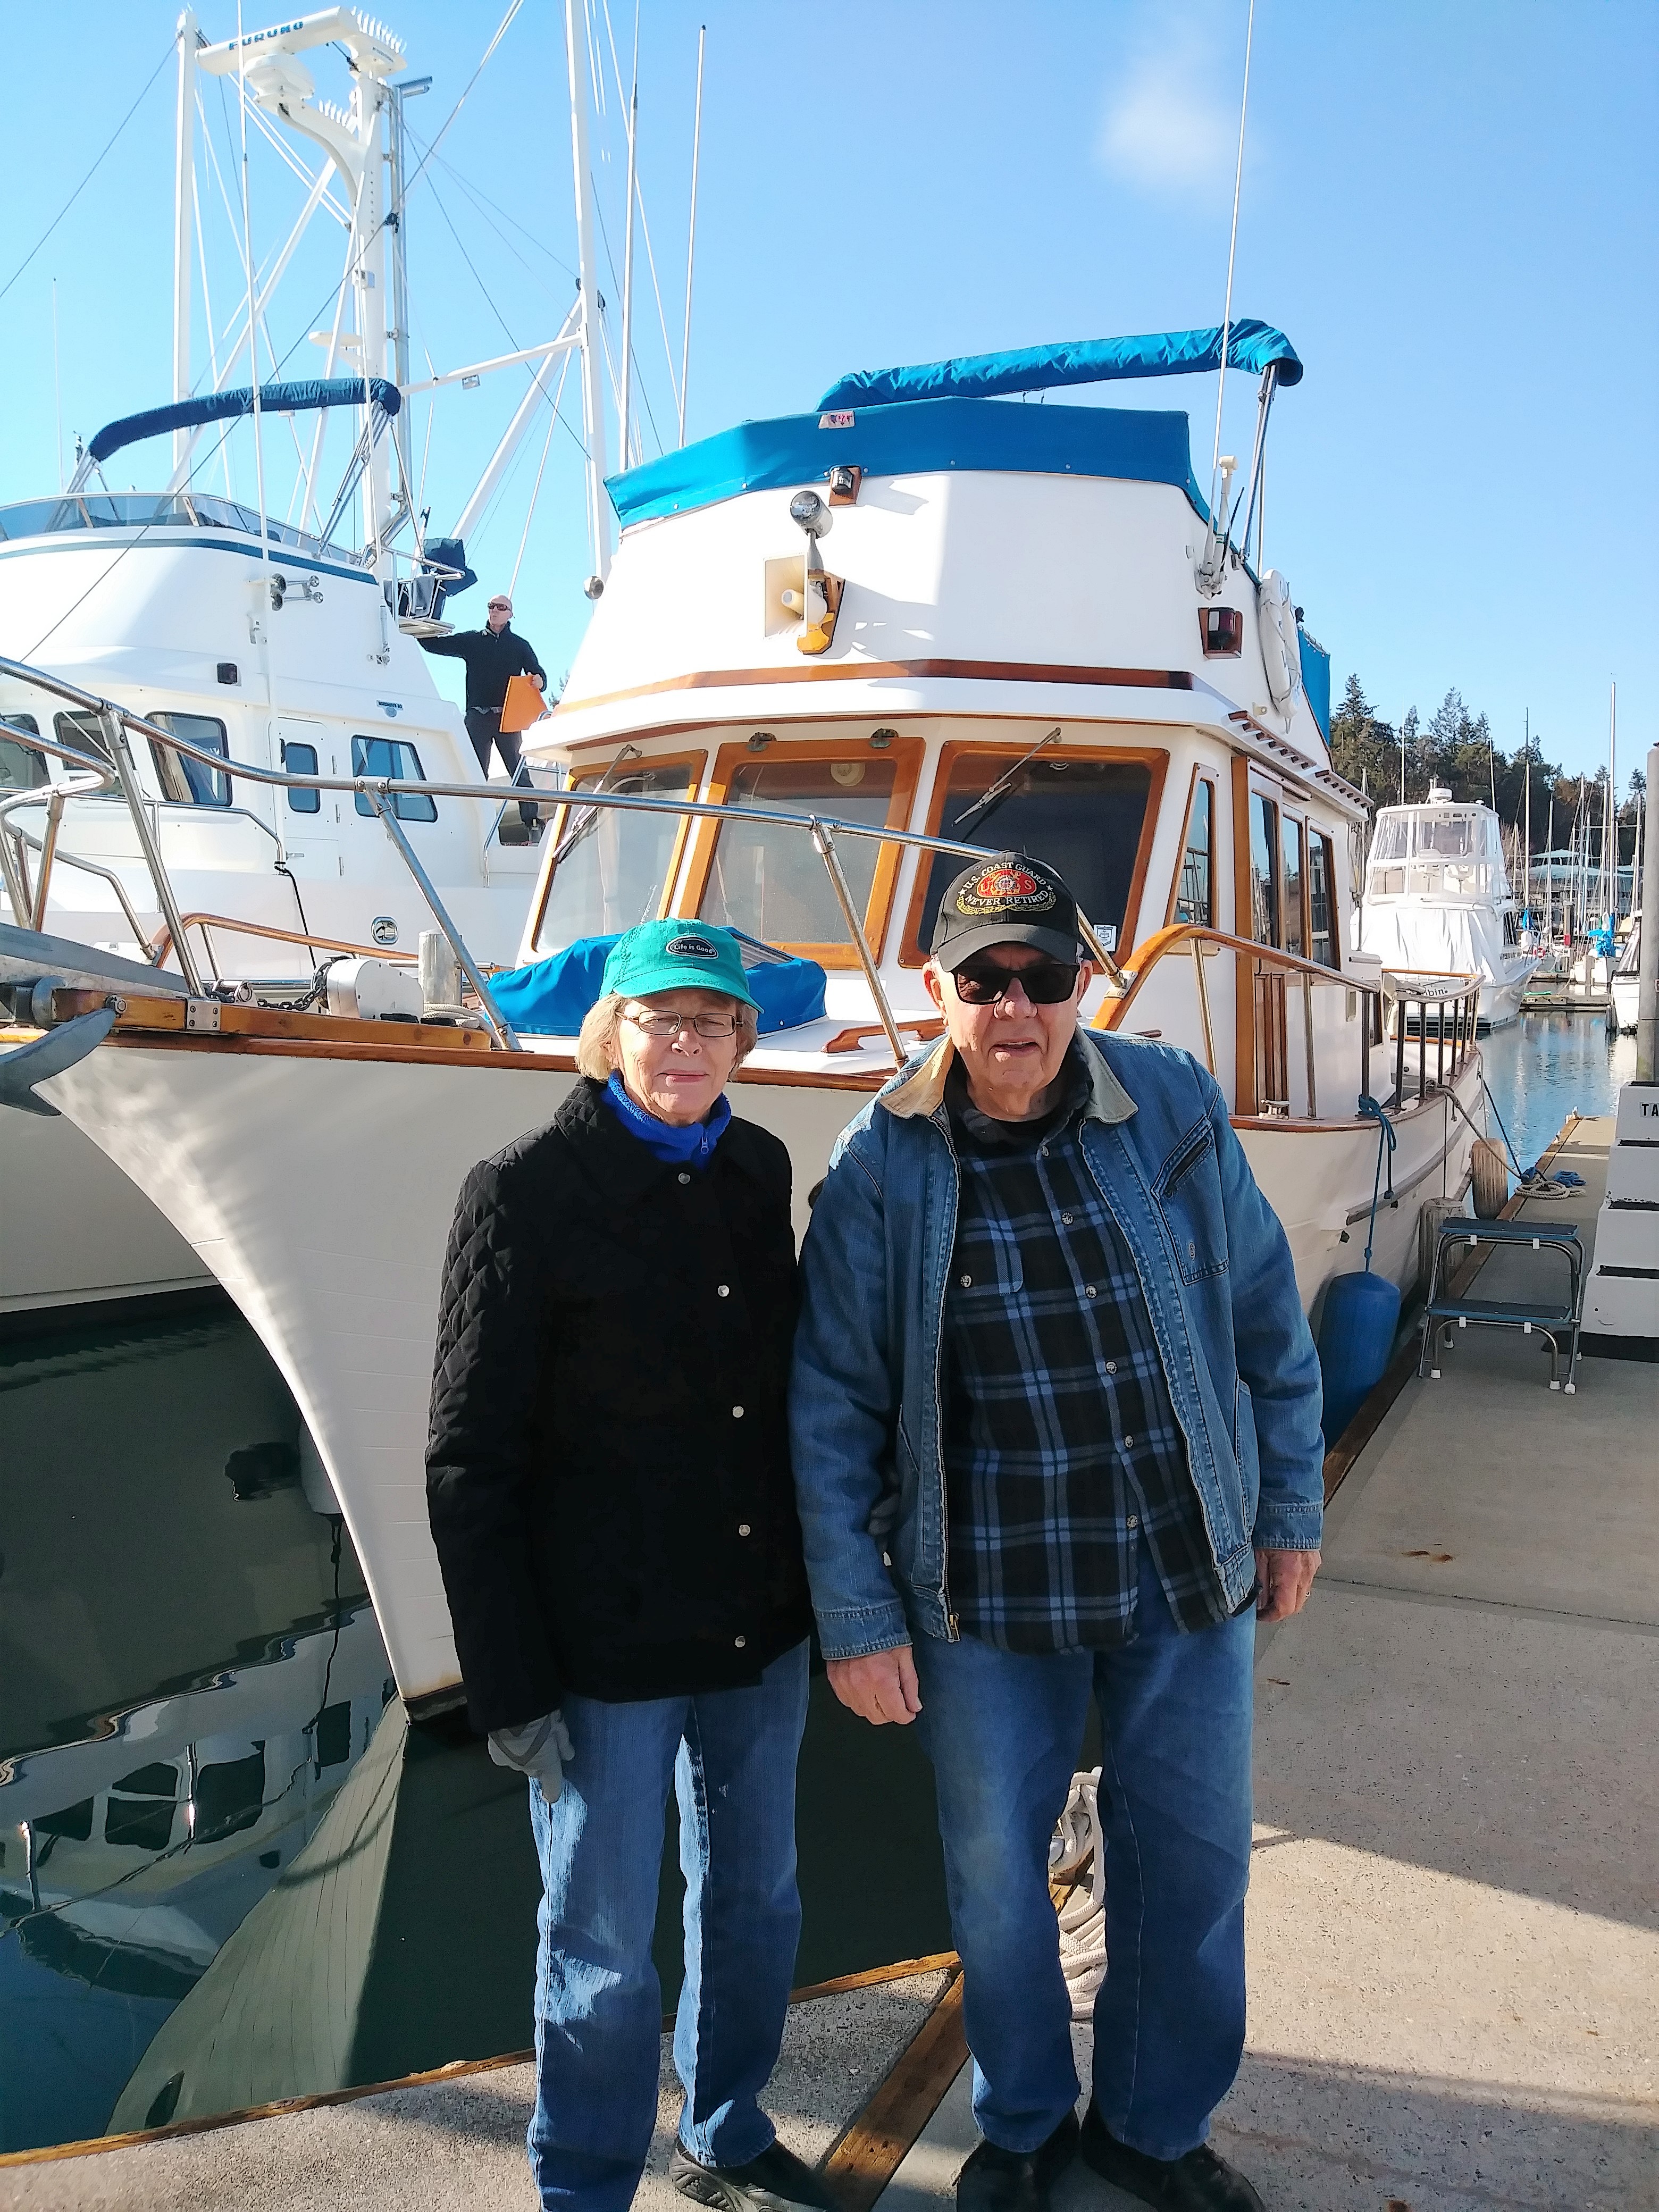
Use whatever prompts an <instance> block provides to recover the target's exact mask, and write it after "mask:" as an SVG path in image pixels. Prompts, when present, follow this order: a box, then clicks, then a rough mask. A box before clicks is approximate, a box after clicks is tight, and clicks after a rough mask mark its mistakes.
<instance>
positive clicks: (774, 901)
mask: <svg viewBox="0 0 1659 2212" xmlns="http://www.w3.org/2000/svg"><path fill="white" fill-rule="evenodd" d="M898 772H899V763H897V761H896V760H895V759H893V758H892V757H890V755H889V756H884V757H867V758H866V759H863V760H858V759H848V760H789V759H787V758H786V759H783V760H770V759H768V758H767V757H765V756H764V755H763V756H762V757H760V758H758V759H755V760H743V761H739V762H738V764H737V766H736V767H735V768H734V769H733V770H732V777H731V781H730V782H729V783H728V784H727V786H726V805H728V806H751V807H758V808H760V809H761V810H762V811H771V810H774V809H775V810H776V811H779V812H781V813H788V814H823V815H829V816H831V817H834V818H836V820H839V821H842V822H868V823H872V825H875V826H878V827H882V828H884V827H886V826H887V824H888V822H889V818H890V814H891V811H892V802H893V793H894V789H895V787H896V782H897V780H898ZM836 852H837V854H839V855H840V858H841V865H842V872H843V873H844V874H845V876H846V878H847V884H848V890H850V891H851V893H852V896H853V904H854V908H856V909H857V911H858V912H859V914H860V915H866V914H867V912H868V909H869V905H870V894H871V892H872V890H873V889H874V887H875V880H876V864H877V862H878V860H879V858H880V856H881V847H880V845H879V844H878V842H877V841H876V840H875V839H874V838H872V837H838V838H837V839H836ZM697 911H698V913H699V914H700V915H702V919H703V920H704V921H714V922H720V923H722V924H723V925H724V926H725V927H726V928H728V929H741V930H744V931H746V932H747V933H748V934H749V935H750V937H758V938H760V939H763V941H764V942H765V943H766V944H768V945H851V943H852V939H851V937H850V936H849V935H848V928H847V924H846V922H845V921H844V920H843V919H842V911H841V908H840V906H839V904H838V903H837V902H836V894H835V890H834V888H833V887H832V885H831V884H830V881H829V872H828V870H827V869H826V868H825V867H824V866H823V861H822V860H819V858H818V856H817V854H816V853H815V852H814V850H813V849H812V842H811V837H810V836H809V835H808V833H807V832H806V831H805V829H795V828H793V827H787V828H786V827H784V826H783V825H782V824H780V825H779V826H778V827H777V828H776V829H772V828H770V827H769V826H768V824H767V823H763V822H732V821H725V822H722V823H720V829H719V834H718V836H716V838H715V841H714V860H713V862H712V863H711V865H710V867H709V871H708V882H707V884H705V885H704V887H703V893H702V900H701V901H700V902H699V905H698V908H697Z"/></svg>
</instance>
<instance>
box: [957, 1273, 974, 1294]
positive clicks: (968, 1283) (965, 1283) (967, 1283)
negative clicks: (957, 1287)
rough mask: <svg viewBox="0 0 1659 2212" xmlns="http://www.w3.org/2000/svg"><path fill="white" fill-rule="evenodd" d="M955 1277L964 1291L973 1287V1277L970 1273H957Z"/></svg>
mask: <svg viewBox="0 0 1659 2212" xmlns="http://www.w3.org/2000/svg"><path fill="white" fill-rule="evenodd" d="M957 1281H958V1282H959V1283H960V1284H961V1285H962V1287H963V1290H964V1291H966V1290H970V1289H971V1288H972V1287H973V1281H974V1279H973V1277H972V1276H971V1275H959V1276H958V1277H957Z"/></svg>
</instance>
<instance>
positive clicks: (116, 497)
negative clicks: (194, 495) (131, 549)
mask: <svg viewBox="0 0 1659 2212" xmlns="http://www.w3.org/2000/svg"><path fill="white" fill-rule="evenodd" d="M84 501H85V505H86V510H87V520H88V522H90V523H91V525H92V526H93V528H94V530H131V529H133V528H135V527H144V526H155V524H157V523H168V522H173V523H183V524H184V525H185V527H186V528H188V527H189V525H190V509H189V508H188V507H186V506H185V503H184V501H183V500H181V499H170V498H169V497H168V496H167V493H165V492H155V491H101V492H94V491H89V492H88V493H86V494H85V495H84Z"/></svg>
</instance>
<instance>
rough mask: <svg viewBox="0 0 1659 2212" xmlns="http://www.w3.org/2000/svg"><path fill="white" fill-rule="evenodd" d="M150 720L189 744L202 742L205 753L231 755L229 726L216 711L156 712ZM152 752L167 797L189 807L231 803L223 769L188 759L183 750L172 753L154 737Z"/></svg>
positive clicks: (150, 744) (224, 757) (150, 743)
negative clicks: (200, 712)
mask: <svg viewBox="0 0 1659 2212" xmlns="http://www.w3.org/2000/svg"><path fill="white" fill-rule="evenodd" d="M150 720H151V721H153V722H156V723H159V724H160V726H161V728H162V729H164V730H166V731H167V732H169V733H170V734H171V735H172V736H173V737H175V738H183V739H184V740H185V744H191V745H199V746H200V747H201V749H202V750H203V751H204V753H217V754H218V756H219V757H220V759H221V760H227V759H228V758H229V757H230V748H229V746H228V744H226V742H225V726H224V724H223V723H222V721H220V720H218V719H217V718H216V716H214V715H212V714H152V715H151V716H150ZM149 752H150V758H151V759H152V760H153V761H154V762H155V774H156V776H157V778H158V779H159V781H160V782H161V796H162V797H163V798H164V799H173V800H175V801H176V802H178V803H179V805H185V806H228V805H229V804H230V778H229V777H228V775H226V774H225V773H224V771H223V770H222V769H216V768H208V767H205V766H204V764H203V763H202V762H200V761H194V760H190V759H187V758H186V757H185V755H184V754H183V753H173V752H169V751H168V750H167V747H166V746H165V745H158V744H156V742H155V738H151V739H150V741H149Z"/></svg>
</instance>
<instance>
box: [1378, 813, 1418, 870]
mask: <svg viewBox="0 0 1659 2212" xmlns="http://www.w3.org/2000/svg"><path fill="white" fill-rule="evenodd" d="M1411 842H1412V825H1411V823H1410V822H1409V821H1408V820H1407V817H1405V816H1404V815H1403V814H1385V815H1383V817H1382V819H1381V820H1380V821H1379V822H1378V823H1377V825H1376V836H1375V837H1373V838H1372V840H1371V859H1372V860H1373V861H1377V860H1406V859H1407V858H1408V857H1409V855H1410V853H1411Z"/></svg>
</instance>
